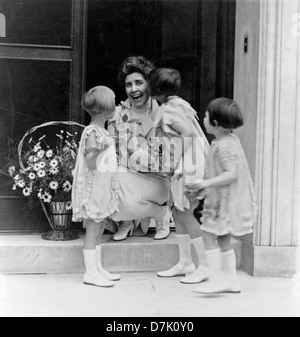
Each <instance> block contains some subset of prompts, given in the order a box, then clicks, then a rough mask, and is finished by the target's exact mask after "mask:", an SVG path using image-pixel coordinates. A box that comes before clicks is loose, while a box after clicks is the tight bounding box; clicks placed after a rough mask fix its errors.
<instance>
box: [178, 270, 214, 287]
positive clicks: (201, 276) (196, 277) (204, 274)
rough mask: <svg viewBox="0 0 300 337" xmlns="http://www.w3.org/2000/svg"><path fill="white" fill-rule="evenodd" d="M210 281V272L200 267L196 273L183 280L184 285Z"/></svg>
mask: <svg viewBox="0 0 300 337" xmlns="http://www.w3.org/2000/svg"><path fill="white" fill-rule="evenodd" d="M208 279H209V272H208V270H207V268H206V267H205V266H200V267H199V268H197V269H196V271H195V272H194V273H192V274H191V275H189V276H187V277H185V278H184V279H182V280H181V283H183V284H197V283H201V282H204V281H207V280H208Z"/></svg>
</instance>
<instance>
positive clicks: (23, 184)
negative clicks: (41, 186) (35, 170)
mask: <svg viewBox="0 0 300 337" xmlns="http://www.w3.org/2000/svg"><path fill="white" fill-rule="evenodd" d="M17 185H18V186H19V187H20V188H24V187H25V185H26V184H25V181H24V180H19V181H18V184H17Z"/></svg>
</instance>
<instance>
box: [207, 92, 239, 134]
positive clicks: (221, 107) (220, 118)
mask: <svg viewBox="0 0 300 337" xmlns="http://www.w3.org/2000/svg"><path fill="white" fill-rule="evenodd" d="M207 111H208V112H209V119H210V124H211V125H214V126H215V125H216V123H215V122H217V123H218V126H222V127H223V128H225V129H231V130H233V129H237V128H239V127H241V126H243V125H244V120H243V116H242V114H241V110H240V108H239V106H238V105H237V103H236V102H235V101H233V100H232V99H229V98H217V99H214V100H213V101H212V102H211V103H210V104H209V106H208V108H207Z"/></svg>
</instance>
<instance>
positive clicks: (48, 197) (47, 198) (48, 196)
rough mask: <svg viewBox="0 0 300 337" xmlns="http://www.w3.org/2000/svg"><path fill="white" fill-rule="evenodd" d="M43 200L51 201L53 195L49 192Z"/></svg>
mask: <svg viewBox="0 0 300 337" xmlns="http://www.w3.org/2000/svg"><path fill="white" fill-rule="evenodd" d="M43 200H44V202H45V203H50V202H51V200H52V197H51V195H50V194H49V193H45V194H44V196H43Z"/></svg>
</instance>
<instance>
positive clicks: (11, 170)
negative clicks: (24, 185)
mask: <svg viewBox="0 0 300 337" xmlns="http://www.w3.org/2000/svg"><path fill="white" fill-rule="evenodd" d="M15 172H16V168H15V166H11V167H10V168H9V169H8V173H9V175H10V176H11V177H12V176H13V174H14V173H15Z"/></svg>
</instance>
